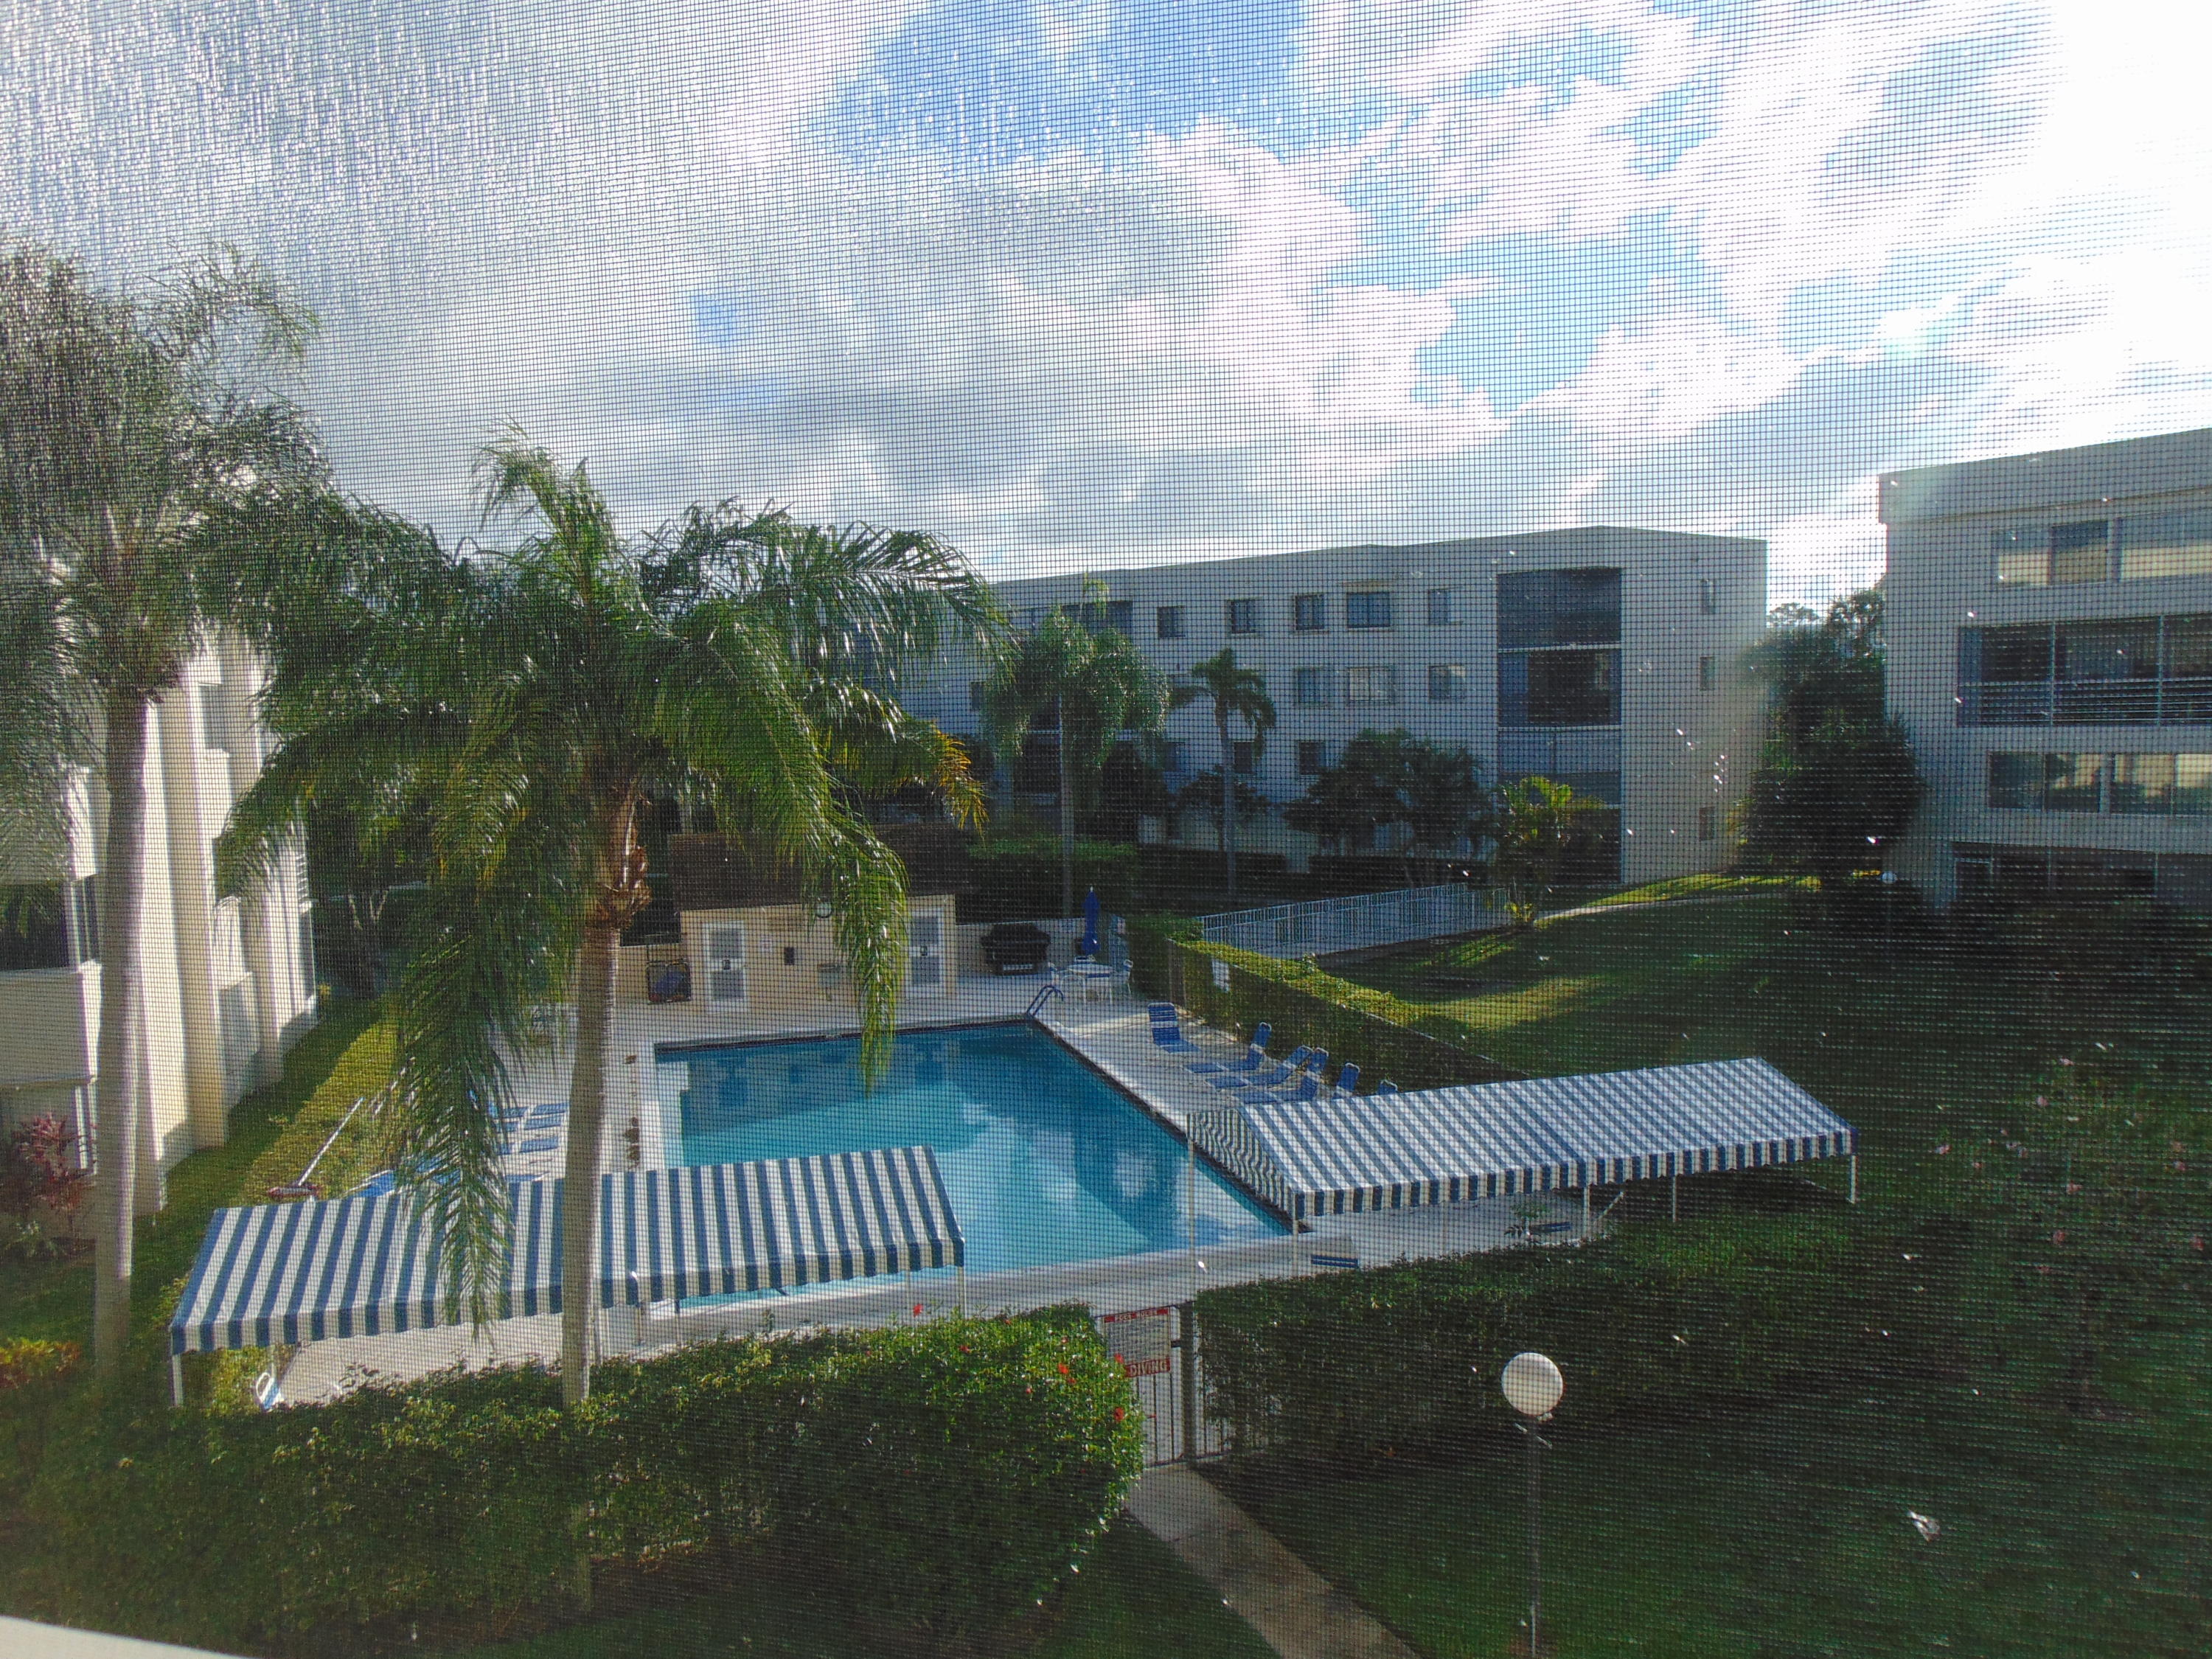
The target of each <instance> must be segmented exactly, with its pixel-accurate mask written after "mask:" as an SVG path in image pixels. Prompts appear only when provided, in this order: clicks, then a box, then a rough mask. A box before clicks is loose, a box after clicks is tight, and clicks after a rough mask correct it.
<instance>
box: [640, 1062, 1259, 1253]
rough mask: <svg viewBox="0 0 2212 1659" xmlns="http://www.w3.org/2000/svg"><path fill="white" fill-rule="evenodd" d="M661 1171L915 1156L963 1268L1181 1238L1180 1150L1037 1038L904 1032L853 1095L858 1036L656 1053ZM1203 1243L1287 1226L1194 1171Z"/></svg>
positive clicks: (1177, 1244) (1185, 1215)
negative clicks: (885, 1065) (878, 1152)
mask: <svg viewBox="0 0 2212 1659" xmlns="http://www.w3.org/2000/svg"><path fill="white" fill-rule="evenodd" d="M656 1081H657V1083H658V1084H659V1092H660V1098H661V1099H662V1101H663V1102H664V1103H670V1104H673V1105H676V1106H678V1107H679V1108H680V1109H679V1110H676V1111H671V1112H669V1113H667V1115H666V1117H667V1121H668V1122H669V1124H670V1136H671V1139H672V1140H674V1141H675V1142H676V1144H675V1145H673V1146H670V1147H669V1148H668V1149H667V1150H668V1153H669V1157H670V1161H671V1163H674V1164H737V1163H745V1162H748V1161H750V1160H751V1159H754V1158H794V1157H799V1156H803V1155H805V1154H809V1153H817V1152H862V1151H866V1149H868V1148H870V1147H876V1146H928V1147H929V1148H930V1149H931V1150H932V1151H933V1152H935V1153H936V1154H937V1161H938V1167H939V1170H941V1171H942V1172H943V1174H944V1176H945V1187H946V1188H947V1190H948V1191H949V1192H950V1193H951V1198H952V1206H953V1212H954V1213H955V1214H956V1215H957V1216H958V1217H959V1218H960V1226H961V1231H963V1233H964V1234H965V1235H966V1236H967V1240H968V1267H969V1271H971V1272H976V1273H996V1272H1002V1271H1005V1270H1007V1269H1010V1268H1016V1267H1046V1266H1048V1265H1050V1264H1052V1263H1054V1262H1061V1261H1095V1260H1097V1259H1099V1258H1101V1257H1104V1256H1116V1255H1135V1254H1138V1253H1139V1252H1142V1251H1146V1250H1169V1249H1182V1248H1183V1247H1184V1246H1185V1245H1187V1244H1188V1243H1189V1240H1190V1214H1189V1205H1188V1200H1187V1198H1186V1194H1185V1174H1184V1170H1185V1165H1184V1152H1183V1147H1182V1142H1181V1141H1179V1140H1177V1139H1176V1138H1175V1136H1173V1135H1172V1134H1170V1133H1168V1132H1167V1131H1166V1130H1165V1129H1164V1128H1162V1127H1160V1126H1159V1125H1158V1123H1155V1122H1154V1121H1152V1119H1151V1118H1150V1117H1148V1116H1146V1115H1145V1112H1144V1110H1143V1109H1141V1108H1140V1107H1139V1106H1138V1105H1136V1104H1135V1103H1133V1101H1131V1100H1130V1099H1129V1098H1128V1097H1127V1096H1125V1095H1123V1094H1122V1093H1121V1091H1120V1090H1118V1089H1116V1088H1115V1086H1114V1085H1112V1084H1110V1083H1109V1082H1107V1081H1106V1079H1103V1078H1102V1077H1101V1076H1099V1075H1098V1073H1096V1072H1094V1071H1092V1070H1091V1068H1090V1067H1089V1066H1085V1064H1084V1063H1083V1062H1082V1061H1081V1060H1079V1059H1077V1058H1076V1057H1075V1055H1073V1054H1070V1053H1069V1052H1068V1051H1067V1050H1066V1048H1062V1047H1061V1046H1060V1043H1058V1042H1055V1041H1054V1039H1053V1038H1052V1037H1051V1036H1048V1035H1047V1034H1046V1033H1045V1032H1043V1031H1042V1030H1038V1029H1037V1028H1036V1026H1033V1025H1027V1024H1020V1025H977V1026H967V1027H963V1028H961V1029H958V1030H944V1031H908V1032H904V1033H902V1034H901V1035H900V1036H898V1037H897V1038H896V1039H895V1040H894V1042H893V1043H892V1052H891V1062H890V1072H889V1073H888V1075H887V1076H886V1077H885V1078H884V1080H883V1082H881V1083H880V1084H878V1085H877V1087H876V1089H875V1090H874V1091H873V1092H872V1093H869V1092H863V1091H862V1089H861V1087H860V1041H859V1039H858V1038H855V1037H835V1038H826V1039H821V1040H815V1041H800V1042H763V1043H750V1044H744V1045H741V1046H736V1047H731V1048H686V1049H679V1050H674V1051H671V1052H665V1053H663V1054H661V1055H660V1057H659V1076H658V1078H657V1079H656ZM1196 1185H1197V1210H1198V1242H1199V1243H1200V1246H1202V1247H1210V1246H1215V1245H1219V1244H1224V1243H1241V1242H1243V1241H1246V1240H1250V1239H1261V1238H1272V1237H1276V1236H1277V1235H1279V1234H1280V1233H1281V1232H1283V1231H1284V1228H1283V1226H1282V1225H1281V1224H1280V1223H1279V1222H1277V1221H1276V1220H1275V1219H1274V1218H1273V1217H1271V1216H1270V1215H1268V1214H1267V1212H1266V1211H1264V1210H1262V1209H1261V1208H1260V1207H1259V1206H1257V1205H1255V1203H1253V1202H1252V1201H1251V1200H1249V1198H1247V1197H1245V1196H1244V1194H1242V1193H1240V1192H1238V1191H1237V1189H1236V1188H1233V1187H1231V1186H1230V1185H1229V1184H1228V1183H1227V1182H1225V1181H1223V1180H1222V1179H1221V1178H1220V1177H1219V1176H1218V1175H1216V1174H1214V1173H1213V1172H1212V1170H1210V1169H1208V1168H1207V1167H1206V1165H1204V1164H1200V1166H1199V1171H1198V1180H1197V1183H1196Z"/></svg>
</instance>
